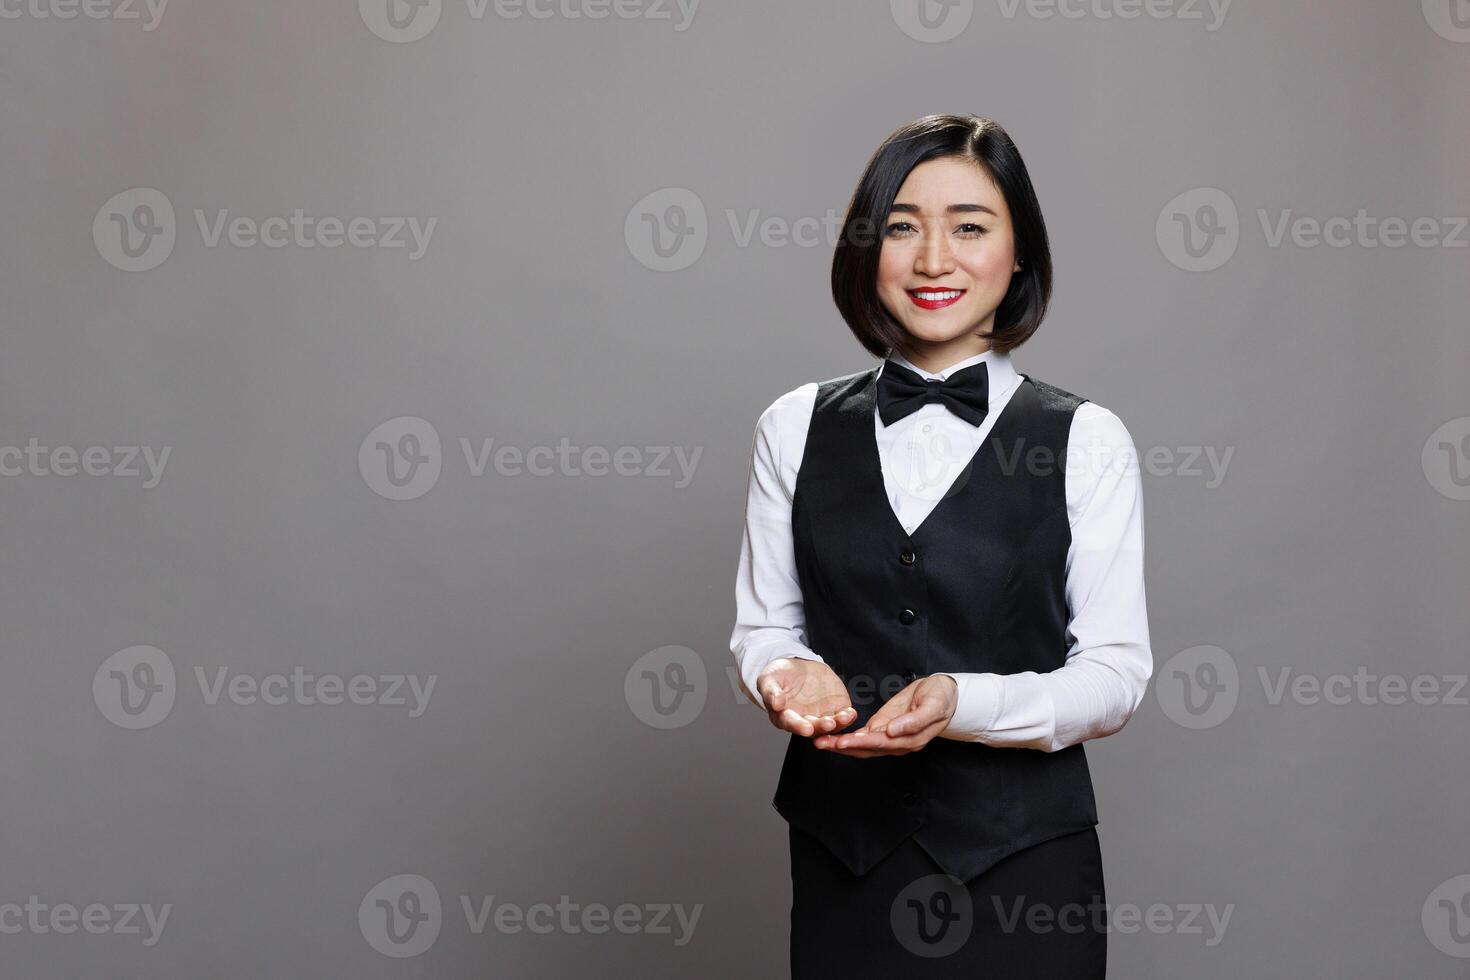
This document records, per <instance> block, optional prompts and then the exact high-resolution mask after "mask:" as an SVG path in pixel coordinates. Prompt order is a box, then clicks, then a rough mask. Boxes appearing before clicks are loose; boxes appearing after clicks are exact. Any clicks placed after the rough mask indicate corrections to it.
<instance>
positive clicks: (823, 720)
mask: <svg viewBox="0 0 1470 980" xmlns="http://www.w3.org/2000/svg"><path fill="white" fill-rule="evenodd" d="M756 688H757V692H756V693H758V694H759V695H760V696H761V698H762V699H763V700H764V701H765V707H766V714H767V715H769V716H770V718H771V724H773V725H775V726H776V727H777V728H779V729H781V730H782V731H786V732H792V733H793V734H796V735H802V736H805V737H807V738H811V737H812V736H814V735H817V734H819V733H821V734H825V733H829V732H834V731H837V730H838V729H840V728H846V727H847V726H848V725H851V724H852V723H853V722H854V721H856V720H857V710H856V709H855V708H853V706H852V701H851V699H850V698H849V697H848V696H847V687H846V685H844V684H843V683H842V678H840V677H838V676H837V674H836V672H835V671H833V670H832V668H831V667H829V666H827V665H826V664H825V663H823V662H822V661H820V660H808V659H807V658H805V657H779V658H777V659H775V660H772V661H771V662H770V663H769V664H767V665H766V668H765V670H762V671H761V673H760V676H759V677H757V678H756Z"/></svg>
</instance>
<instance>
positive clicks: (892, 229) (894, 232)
mask: <svg viewBox="0 0 1470 980" xmlns="http://www.w3.org/2000/svg"><path fill="white" fill-rule="evenodd" d="M903 229H907V230H908V231H913V230H914V226H913V225H911V224H909V223H908V222H907V221H895V222H894V223H893V224H891V225H889V226H888V227H887V228H885V229H883V234H884V235H886V236H887V237H889V238H896V237H897V236H898V233H899V231H901V230H903Z"/></svg>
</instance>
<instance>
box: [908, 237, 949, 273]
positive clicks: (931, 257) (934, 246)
mask: <svg viewBox="0 0 1470 980" xmlns="http://www.w3.org/2000/svg"><path fill="white" fill-rule="evenodd" d="M914 271H915V272H917V273H918V274H919V275H921V276H931V277H936V278H937V277H939V276H946V275H949V274H950V273H951V272H953V271H954V253H953V252H952V251H950V247H949V236H948V235H946V234H945V233H944V231H943V230H942V229H939V230H930V231H929V232H928V233H927V234H925V236H924V240H923V242H922V243H920V245H919V249H918V254H916V255H915V256H914Z"/></svg>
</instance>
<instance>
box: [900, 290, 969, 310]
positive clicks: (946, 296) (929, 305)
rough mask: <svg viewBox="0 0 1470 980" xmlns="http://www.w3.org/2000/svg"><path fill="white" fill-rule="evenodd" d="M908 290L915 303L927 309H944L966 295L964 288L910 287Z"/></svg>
mask: <svg viewBox="0 0 1470 980" xmlns="http://www.w3.org/2000/svg"><path fill="white" fill-rule="evenodd" d="M907 292H908V294H909V298H910V299H912V300H913V301H914V303H915V305H917V306H922V307H923V308H924V309H926V310H938V309H942V308H944V307H946V306H949V305H950V304H951V303H954V302H955V301H957V300H958V299H959V298H960V297H961V296H963V295H965V291H964V290H963V289H933V288H921V289H910V290H907Z"/></svg>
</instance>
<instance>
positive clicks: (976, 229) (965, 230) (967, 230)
mask: <svg viewBox="0 0 1470 980" xmlns="http://www.w3.org/2000/svg"><path fill="white" fill-rule="evenodd" d="M955 231H957V232H960V233H961V234H963V235H966V236H968V237H973V238H979V237H980V236H981V235H983V234H985V229H984V228H982V227H980V226H979V225H977V224H974V223H971V222H966V223H965V224H962V225H960V226H959V227H958V228H956V229H955Z"/></svg>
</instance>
